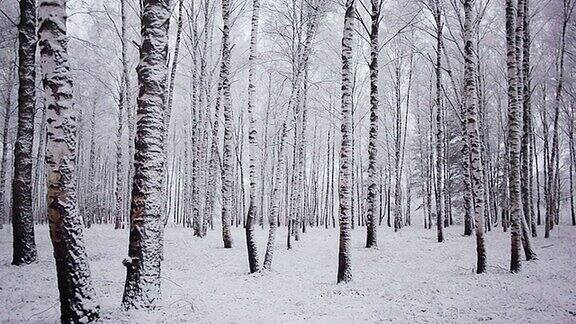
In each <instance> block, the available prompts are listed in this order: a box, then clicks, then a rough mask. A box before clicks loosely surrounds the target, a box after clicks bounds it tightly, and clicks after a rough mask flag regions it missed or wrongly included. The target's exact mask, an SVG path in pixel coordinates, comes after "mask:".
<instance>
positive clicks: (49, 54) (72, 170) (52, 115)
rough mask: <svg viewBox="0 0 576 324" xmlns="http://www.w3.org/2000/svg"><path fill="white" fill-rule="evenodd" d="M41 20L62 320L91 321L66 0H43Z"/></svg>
mask: <svg viewBox="0 0 576 324" xmlns="http://www.w3.org/2000/svg"><path fill="white" fill-rule="evenodd" d="M38 16H39V30H38V36H39V37H38V38H39V45H40V58H41V59H40V67H41V69H42V82H43V85H44V96H45V97H44V102H45V105H46V107H47V111H46V114H47V121H48V131H47V141H46V164H47V184H48V195H47V197H48V203H47V206H48V219H49V222H50V238H51V240H52V246H53V248H54V259H55V261H56V273H57V276H58V290H59V292H60V312H61V315H60V319H61V321H62V322H63V323H80V322H90V321H94V320H96V319H97V318H98V317H99V306H98V304H97V303H96V301H95V300H94V295H95V291H94V288H93V286H92V280H91V276H90V268H89V265H88V256H87V255H86V249H85V247H84V238H83V233H82V225H81V217H80V215H79V213H78V204H77V198H76V144H77V136H76V118H77V111H76V110H75V108H74V103H73V84H72V75H71V73H70V65H69V61H68V35H67V26H66V20H67V14H66V0H41V1H40V6H39V9H38Z"/></svg>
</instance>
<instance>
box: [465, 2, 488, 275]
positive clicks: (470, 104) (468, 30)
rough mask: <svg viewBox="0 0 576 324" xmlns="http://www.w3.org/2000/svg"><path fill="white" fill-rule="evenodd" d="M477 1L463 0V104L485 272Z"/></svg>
mask: <svg viewBox="0 0 576 324" xmlns="http://www.w3.org/2000/svg"><path fill="white" fill-rule="evenodd" d="M473 21H474V0H465V1H464V91H465V95H464V105H465V107H466V116H465V119H466V135H467V137H468V138H467V141H468V147H469V157H468V159H469V161H470V165H469V166H470V170H469V171H468V172H469V174H470V180H471V187H472V192H473V199H472V201H473V211H474V221H475V223H476V254H477V261H476V273H483V272H485V271H486V247H485V244H484V209H485V208H486V207H485V200H484V174H483V166H482V158H481V149H482V147H481V142H480V135H479V130H478V106H477V105H478V97H477V90H476V71H475V69H476V49H475V48H474V42H473V38H472V31H473Z"/></svg>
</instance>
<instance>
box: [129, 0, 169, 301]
mask: <svg viewBox="0 0 576 324" xmlns="http://www.w3.org/2000/svg"><path fill="white" fill-rule="evenodd" d="M169 19H170V3H169V0H162V1H154V0H144V1H143V3H142V17H141V24H142V28H141V35H142V44H141V46H140V62H139V64H138V68H137V72H138V84H139V89H140V91H139V94H138V111H137V119H136V120H137V123H136V139H135V144H134V145H135V149H136V152H135V156H134V179H133V186H132V198H131V201H132V202H131V210H130V239H129V245H128V258H126V259H125V260H124V262H123V263H124V265H125V266H126V270H127V271H126V283H125V286H124V295H123V298H122V305H123V307H124V308H125V309H138V308H153V307H155V305H156V303H157V302H158V300H159V298H160V267H161V261H162V258H163V238H164V224H163V214H164V213H165V212H166V208H165V205H164V202H165V200H164V197H163V196H164V187H163V184H164V181H165V179H164V174H165V172H166V151H165V150H164V143H165V141H164V137H165V136H166V131H165V113H166V111H165V110H166V105H165V104H166V78H167V73H166V71H167V65H166V62H167V56H168V20H169Z"/></svg>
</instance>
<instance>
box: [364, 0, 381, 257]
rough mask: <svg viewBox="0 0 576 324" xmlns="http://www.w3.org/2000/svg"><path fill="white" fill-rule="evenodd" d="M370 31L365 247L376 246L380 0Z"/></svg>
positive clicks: (375, 0)
mask: <svg viewBox="0 0 576 324" xmlns="http://www.w3.org/2000/svg"><path fill="white" fill-rule="evenodd" d="M371 3H372V14H371V21H372V29H371V31H370V66H369V68H370V133H369V141H368V197H367V198H368V200H367V205H368V208H367V209H366V247H367V248H372V247H374V248H375V247H377V246H378V239H377V236H378V233H377V228H378V224H377V214H376V213H377V212H378V207H377V201H376V199H377V196H378V170H377V163H378V106H379V94H378V81H379V78H378V50H379V42H378V32H379V29H380V28H379V27H380V7H381V1H380V0H372V1H371Z"/></svg>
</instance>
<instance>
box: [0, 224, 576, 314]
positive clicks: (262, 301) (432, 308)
mask: <svg viewBox="0 0 576 324" xmlns="http://www.w3.org/2000/svg"><path fill="white" fill-rule="evenodd" d="M542 231H543V228H539V234H542ZM461 232H462V227H461V226H453V227H450V228H448V229H447V230H446V241H445V243H443V244H439V243H436V241H435V233H436V232H435V230H425V229H423V228H421V227H419V226H412V227H407V228H404V229H402V230H401V231H399V232H398V233H394V232H393V231H392V230H391V229H389V228H387V227H381V228H380V230H379V235H378V244H379V246H380V248H379V249H365V248H364V239H365V229H364V228H357V229H356V230H354V231H353V244H352V249H353V269H352V270H353V277H354V279H353V282H352V283H350V284H346V285H337V284H336V269H337V255H338V231H337V230H336V229H329V230H324V229H315V228H309V229H308V231H307V233H305V234H303V235H302V239H301V241H299V242H294V248H293V249H292V250H286V248H285V242H286V230H285V228H281V229H280V230H279V231H278V236H277V241H276V242H277V250H276V254H275V256H274V261H273V270H272V271H271V272H267V273H257V274H254V275H249V274H248V273H247V271H248V261H247V256H246V248H245V239H244V232H243V230H242V229H240V228H235V229H234V231H233V233H232V234H233V238H234V240H235V241H234V248H232V249H224V248H222V243H221V235H220V233H219V231H218V230H215V231H211V232H209V233H208V236H207V237H206V238H204V239H199V238H194V237H192V232H191V230H190V229H183V228H176V227H170V225H169V226H168V227H167V228H166V231H165V260H164V263H163V265H162V293H163V299H162V302H161V305H160V307H159V308H157V309H156V310H153V311H133V312H124V311H122V310H121V309H120V307H119V305H120V301H121V298H122V291H123V287H124V278H125V269H124V267H123V266H122V262H121V261H122V259H123V258H124V257H125V256H126V253H127V244H128V232H127V231H126V230H113V229H112V227H111V226H108V225H106V226H104V225H99V226H98V225H97V226H94V227H92V228H91V229H88V230H86V231H85V236H86V238H85V241H86V244H87V247H88V254H89V258H90V266H91V270H92V277H93V280H94V283H95V287H96V291H97V298H98V300H99V302H100V305H101V315H102V319H103V322H110V323H118V322H125V323H128V322H130V323H135V322H137V323H144V322H147V323H149V322H162V323H164V322H165V323H174V322H201V323H279V322H313V323H334V322H339V323H340V322H348V323H351V322H388V321H390V322H403V323H406V322H431V323H438V322H479V321H493V322H498V323H502V322H534V323H568V322H572V323H576V227H572V226H557V227H556V228H555V229H554V231H553V233H552V238H550V239H544V238H542V237H538V238H536V239H534V248H535V251H536V253H537V255H538V258H539V260H537V261H532V262H523V269H522V272H521V273H519V274H510V273H509V272H508V264H509V257H510V236H509V235H510V234H509V233H502V229H501V228H500V227H498V228H496V229H495V230H493V231H492V232H490V233H488V234H487V250H488V273H486V274H482V275H476V274H475V273H474V267H475V243H474V237H473V236H472V237H463V236H462V235H461ZM266 234H267V230H260V229H258V230H257V238H258V242H259V243H260V244H259V247H260V250H259V253H260V255H263V252H264V248H265V239H266ZM36 243H37V246H38V250H39V251H38V252H39V262H37V263H35V264H32V265H28V266H22V267H15V266H11V265H10V262H11V253H12V252H11V251H12V234H11V228H10V226H5V227H4V229H3V230H0V322H2V323H4V322H34V323H36V322H42V323H44V322H51V323H54V322H57V321H58V318H59V304H58V291H57V284H56V272H55V267H54V261H53V259H52V246H51V243H50V240H49V234H48V230H47V226H37V227H36Z"/></svg>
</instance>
